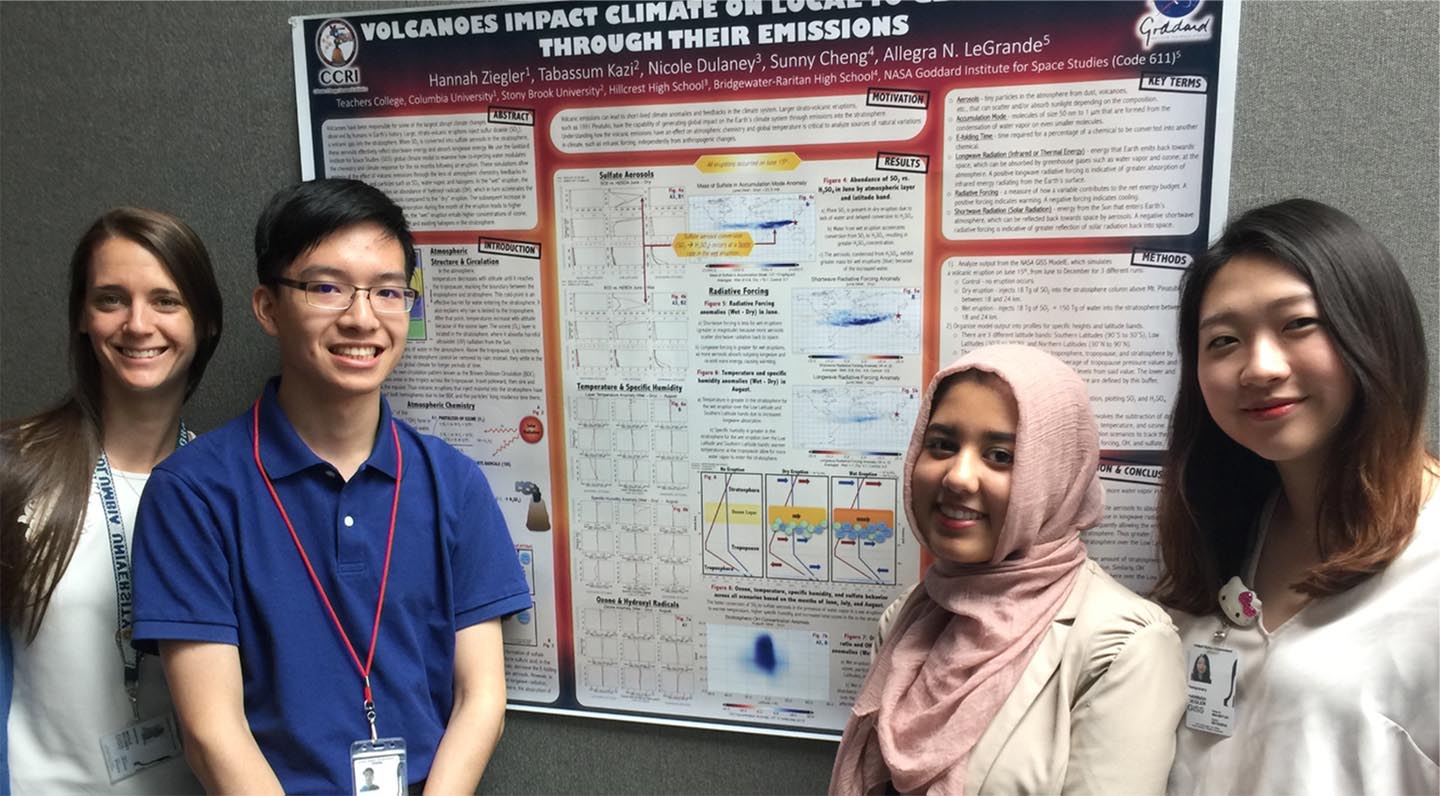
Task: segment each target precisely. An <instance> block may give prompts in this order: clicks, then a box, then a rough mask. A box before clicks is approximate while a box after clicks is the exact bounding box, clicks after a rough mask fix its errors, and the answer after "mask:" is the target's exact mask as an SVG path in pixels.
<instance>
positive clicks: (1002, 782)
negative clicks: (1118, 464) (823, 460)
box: [830, 346, 1186, 794]
mask: <svg viewBox="0 0 1440 796" xmlns="http://www.w3.org/2000/svg"><path fill="white" fill-rule="evenodd" d="M1098 462H1099V439H1098V433H1097V431H1096V427H1095V420H1094V417H1093V415H1092V414H1091V412H1090V405H1089V398H1088V395H1087V393H1086V390H1085V385H1084V383H1083V382H1082V381H1081V380H1080V377H1079V376H1077V375H1076V374H1075V372H1074V371H1073V370H1071V369H1070V368H1069V367H1068V366H1066V365H1065V364H1064V363H1062V362H1060V361H1059V360H1057V359H1055V358H1054V357H1052V356H1050V355H1048V354H1045V353H1044V352H1041V351H1037V350H1035V349H1032V348H1026V347H1021V346H994V347H989V348H983V349H980V350H978V351H975V352H972V353H971V354H969V355H967V356H965V357H964V358H962V359H960V360H959V361H958V362H956V363H954V364H953V365H951V366H949V367H947V368H945V369H943V370H941V371H940V372H939V373H937V374H936V376H935V378H934V379H933V380H932V381H931V384H930V389H929V391H928V393H927V396H926V398H925V401H924V403H922V405H921V408H920V414H919V419H918V420H917V423H916V429H915V433H914V435H913V437H912V440H911V445H910V452H909V455H908V456H907V458H906V463H905V484H906V502H905V507H906V511H907V514H908V516H909V519H910V526H911V527H912V528H913V529H915V532H916V535H917V536H918V537H919V539H920V542H921V543H922V544H923V545H924V546H925V547H926V549H927V550H928V551H929V552H930V553H931V554H932V555H933V557H934V563H933V565H932V566H931V567H930V568H929V570H928V571H927V572H926V574H925V577H924V579H923V580H922V582H921V583H919V584H917V585H916V586H915V587H912V588H911V590H910V591H909V592H907V593H905V594H903V595H901V596H900V597H899V598H898V599H897V600H896V601H895V602H894V603H892V604H891V605H890V607H889V608H888V609H887V610H886V612H885V615H884V617H883V618H882V619H881V630H880V640H879V642H878V643H879V649H878V651H877V653H876V660H875V664H874V666H873V667H872V668H871V672H870V675H869V676H868V677H867V678H866V681H865V685H864V687H863V688H862V689H861V692H860V695H859V698H858V699H857V700H856V705H855V708H854V711H853V712H852V715H851V717H850V721H849V723H848V724H847V725H846V728H845V736H844V738H843V739H842V741H841V744H840V750H839V752H838V754H837V756H836V761H835V768H834V772H833V775H832V778H831V784H830V792H831V793H832V794H886V793H933V794H965V793H970V794H984V793H1004V794H1016V793H1101V794H1112V793H1116V794H1118V793H1124V794H1145V793H1160V792H1163V790H1164V788H1165V778H1166V774H1167V773H1168V771H1169V768H1170V762H1171V757H1172V755H1173V752H1174V731H1175V727H1176V725H1177V724H1178V722H1179V718H1180V715H1181V713H1182V711H1183V709H1184V700H1185V673H1186V671H1185V662H1184V659H1183V656H1182V654H1181V650H1180V642H1179V638H1178V636H1177V635H1176V632H1175V629H1174V627H1173V626H1172V625H1171V623H1170V621H1169V619H1168V618H1167V617H1166V615H1165V613H1164V612H1163V611H1162V610H1160V609H1159V608H1158V607H1156V606H1155V605H1153V604H1151V603H1149V602H1148V601H1146V600H1143V599H1141V598H1140V597H1137V596H1136V595H1135V594H1133V593H1131V592H1130V591H1128V590H1127V589H1125V588H1124V587H1123V586H1121V585H1119V584H1118V583H1116V582H1115V581H1114V580H1112V579H1111V578H1110V577H1109V576H1108V575H1106V574H1105V573H1104V572H1103V571H1102V570H1101V569H1100V568H1099V567H1098V566H1097V565H1096V564H1095V563H1094V562H1092V561H1090V560H1089V558H1088V557H1087V556H1086V553H1085V546H1084V544H1083V543H1081V541H1080V532H1081V531H1083V530H1085V529H1087V528H1090V527H1093V526H1094V525H1095V524H1096V523H1097V522H1099V520H1100V517H1101V515H1102V514H1103V509H1104V492H1103V489H1102V488H1101V485H1100V481H1099V478H1098V476H1097V474H1096V473H1097V467H1098Z"/></svg>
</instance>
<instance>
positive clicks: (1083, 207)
mask: <svg viewBox="0 0 1440 796" xmlns="http://www.w3.org/2000/svg"><path fill="white" fill-rule="evenodd" d="M1156 85H1162V86H1168V85H1169V83H1157V82H1156V81H1150V82H1148V83H1142V81H1141V80H1139V79H1135V78H1130V79H1122V80H1098V81H1089V82H1081V83H1063V84H1048V85H1047V84H1041V85H1028V86H999V87H987V88H974V89H963V90H958V91H952V92H950V93H949V94H947V95H946V96H945V140H944V153H945V170H944V172H943V174H944V187H943V191H944V193H943V195H942V196H943V199H942V201H941V208H942V217H943V219H942V220H943V230H944V234H945V236H946V237H948V238H951V239H952V240H993V239H1008V238H1095V237H1138V236H1155V235H1189V234H1191V233H1192V232H1194V231H1195V230H1196V228H1197V227H1198V225H1199V223H1200V216H1201V204H1200V200H1201V188H1202V187H1203V182H1204V168H1203V166H1204V157H1203V155H1204V152H1205V141H1206V130H1205V103H1206V95H1205V94H1204V93H1190V92H1188V91H1181V90H1171V89H1166V88H1154V87H1152V86H1156Z"/></svg>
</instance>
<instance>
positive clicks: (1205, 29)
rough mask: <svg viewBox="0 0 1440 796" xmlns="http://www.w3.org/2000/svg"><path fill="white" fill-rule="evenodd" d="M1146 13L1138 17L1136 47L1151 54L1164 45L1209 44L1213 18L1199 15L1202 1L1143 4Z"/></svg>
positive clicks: (1149, 1)
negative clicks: (1137, 43)
mask: <svg viewBox="0 0 1440 796" xmlns="http://www.w3.org/2000/svg"><path fill="white" fill-rule="evenodd" d="M1146 5H1148V6H1149V7H1150V9H1151V10H1150V11H1148V12H1147V13H1145V14H1142V15H1141V16H1140V20H1139V22H1138V23H1137V24H1136V26H1135V35H1136V37H1138V38H1139V39H1140V45H1141V46H1142V47H1144V48H1145V49H1146V50H1151V49H1154V48H1156V47H1160V46H1163V45H1166V44H1180V43H1183V42H1195V41H1209V40H1210V39H1211V38H1212V37H1213V36H1214V33H1215V30H1214V26H1215V18H1214V17H1213V16H1211V15H1209V14H1206V15H1204V16H1201V15H1200V8H1201V6H1203V5H1205V0H1147V2H1146Z"/></svg>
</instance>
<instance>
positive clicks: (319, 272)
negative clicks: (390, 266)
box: [298, 264, 405, 285]
mask: <svg viewBox="0 0 1440 796" xmlns="http://www.w3.org/2000/svg"><path fill="white" fill-rule="evenodd" d="M298 276H300V277H301V279H300V281H301V282H320V281H326V282H342V281H344V280H345V279H348V278H349V275H347V274H346V273H345V271H344V270H343V269H340V268H336V267H335V266H333V265H319V264H312V265H308V266H306V267H305V268H303V269H301V271H300V273H299V274H298ZM390 281H394V282H402V283H403V282H405V271H404V270H403V269H402V270H399V271H386V272H385V273H383V274H380V275H379V276H376V277H375V281H374V283H373V284H377V285H380V284H384V283H386V282H390ZM347 284H349V283H347Z"/></svg>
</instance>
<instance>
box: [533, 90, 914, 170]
mask: <svg viewBox="0 0 1440 796" xmlns="http://www.w3.org/2000/svg"><path fill="white" fill-rule="evenodd" d="M924 126H925V111H924V109H923V108H898V107H882V106H870V105H867V104H866V96H865V95H864V94H857V95H852V96H834V97H794V98H784V99H753V100H741V101H736V102H704V103H699V102H682V103H675V104H670V105H633V106H628V107H602V108H569V109H566V110H563V111H561V112H559V113H557V114H556V115H555V120H554V122H553V123H552V124H551V126H550V137H551V139H552V140H553V141H554V142H555V146H556V148H558V149H559V150H560V151H562V152H565V153H568V154H573V155H579V154H585V153H590V152H625V151H632V150H646V151H661V150H668V149H700V148H714V147H725V146H755V145H764V144H767V143H773V142H775V141H789V142H793V143H795V144H801V143H804V144H848V143H854V142H857V141H899V140H904V139H908V138H912V137H914V136H915V135H918V134H919V132H920V129H921V128H922V127H924Z"/></svg>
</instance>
